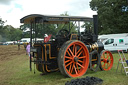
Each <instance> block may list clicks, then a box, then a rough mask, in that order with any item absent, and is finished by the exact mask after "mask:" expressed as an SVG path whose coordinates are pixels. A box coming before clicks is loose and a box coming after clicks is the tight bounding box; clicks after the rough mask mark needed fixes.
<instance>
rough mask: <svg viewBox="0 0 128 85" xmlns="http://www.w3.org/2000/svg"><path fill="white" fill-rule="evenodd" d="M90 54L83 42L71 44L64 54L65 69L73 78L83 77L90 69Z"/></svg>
mask: <svg viewBox="0 0 128 85" xmlns="http://www.w3.org/2000/svg"><path fill="white" fill-rule="evenodd" d="M88 65H89V53H88V50H87V47H86V46H85V45H84V44H83V43H81V42H73V43H71V44H70V45H69V46H68V47H67V49H66V51H65V54H64V67H65V70H66V72H67V74H69V75H70V76H71V77H78V76H82V75H83V74H84V73H85V72H86V71H87V69H88Z"/></svg>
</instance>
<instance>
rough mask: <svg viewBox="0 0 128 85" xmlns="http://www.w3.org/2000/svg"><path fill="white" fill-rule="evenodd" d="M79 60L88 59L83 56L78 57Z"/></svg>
mask: <svg viewBox="0 0 128 85" xmlns="http://www.w3.org/2000/svg"><path fill="white" fill-rule="evenodd" d="M78 58H79V59H84V58H86V56H82V57H78Z"/></svg>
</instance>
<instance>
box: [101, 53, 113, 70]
mask: <svg viewBox="0 0 128 85" xmlns="http://www.w3.org/2000/svg"><path fill="white" fill-rule="evenodd" d="M112 66H113V55H112V54H111V52H110V51H104V52H103V53H102V55H101V68H102V69H103V70H105V71H108V70H110V69H111V68H112Z"/></svg>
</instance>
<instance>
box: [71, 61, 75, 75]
mask: <svg viewBox="0 0 128 85" xmlns="http://www.w3.org/2000/svg"><path fill="white" fill-rule="evenodd" d="M73 68H74V63H73V65H72V67H71V73H72V71H73Z"/></svg>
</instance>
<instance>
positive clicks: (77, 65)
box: [76, 63, 79, 72]
mask: <svg viewBox="0 0 128 85" xmlns="http://www.w3.org/2000/svg"><path fill="white" fill-rule="evenodd" d="M76 67H77V70H78V72H79V67H78V65H77V63H76Z"/></svg>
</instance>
